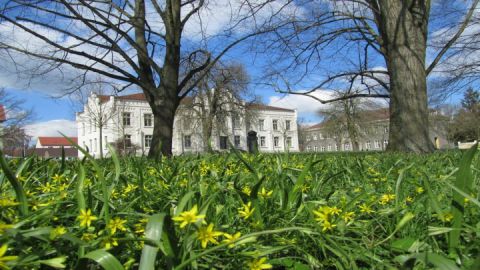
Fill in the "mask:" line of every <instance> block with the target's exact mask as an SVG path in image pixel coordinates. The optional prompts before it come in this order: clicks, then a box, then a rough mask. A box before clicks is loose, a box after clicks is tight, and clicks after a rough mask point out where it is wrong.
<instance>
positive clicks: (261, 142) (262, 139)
mask: <svg viewBox="0 0 480 270" xmlns="http://www.w3.org/2000/svg"><path fill="white" fill-rule="evenodd" d="M260 146H261V147H265V146H266V144H265V136H260Z"/></svg>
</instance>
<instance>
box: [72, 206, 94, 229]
mask: <svg viewBox="0 0 480 270" xmlns="http://www.w3.org/2000/svg"><path fill="white" fill-rule="evenodd" d="M77 219H79V220H80V227H90V224H92V221H94V220H97V219H98V218H97V217H96V216H94V215H92V210H90V209H87V210H85V209H80V215H78V217H77Z"/></svg>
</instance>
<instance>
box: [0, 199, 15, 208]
mask: <svg viewBox="0 0 480 270" xmlns="http://www.w3.org/2000/svg"><path fill="white" fill-rule="evenodd" d="M16 205H18V202H16V201H15V200H14V199H12V198H3V199H0V206H1V207H9V206H16Z"/></svg>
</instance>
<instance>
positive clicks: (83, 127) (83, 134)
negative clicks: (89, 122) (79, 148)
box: [82, 123, 85, 136]
mask: <svg viewBox="0 0 480 270" xmlns="http://www.w3.org/2000/svg"><path fill="white" fill-rule="evenodd" d="M82 136H85V123H82Z"/></svg>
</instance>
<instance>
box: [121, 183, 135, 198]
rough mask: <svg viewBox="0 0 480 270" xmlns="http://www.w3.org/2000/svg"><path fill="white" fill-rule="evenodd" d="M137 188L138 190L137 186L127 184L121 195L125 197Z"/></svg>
mask: <svg viewBox="0 0 480 270" xmlns="http://www.w3.org/2000/svg"><path fill="white" fill-rule="evenodd" d="M137 188H138V186H137V185H134V184H127V186H126V187H125V188H124V189H123V194H122V195H124V196H126V195H127V194H128V193H130V192H132V191H134V190H135V189H137Z"/></svg>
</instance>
